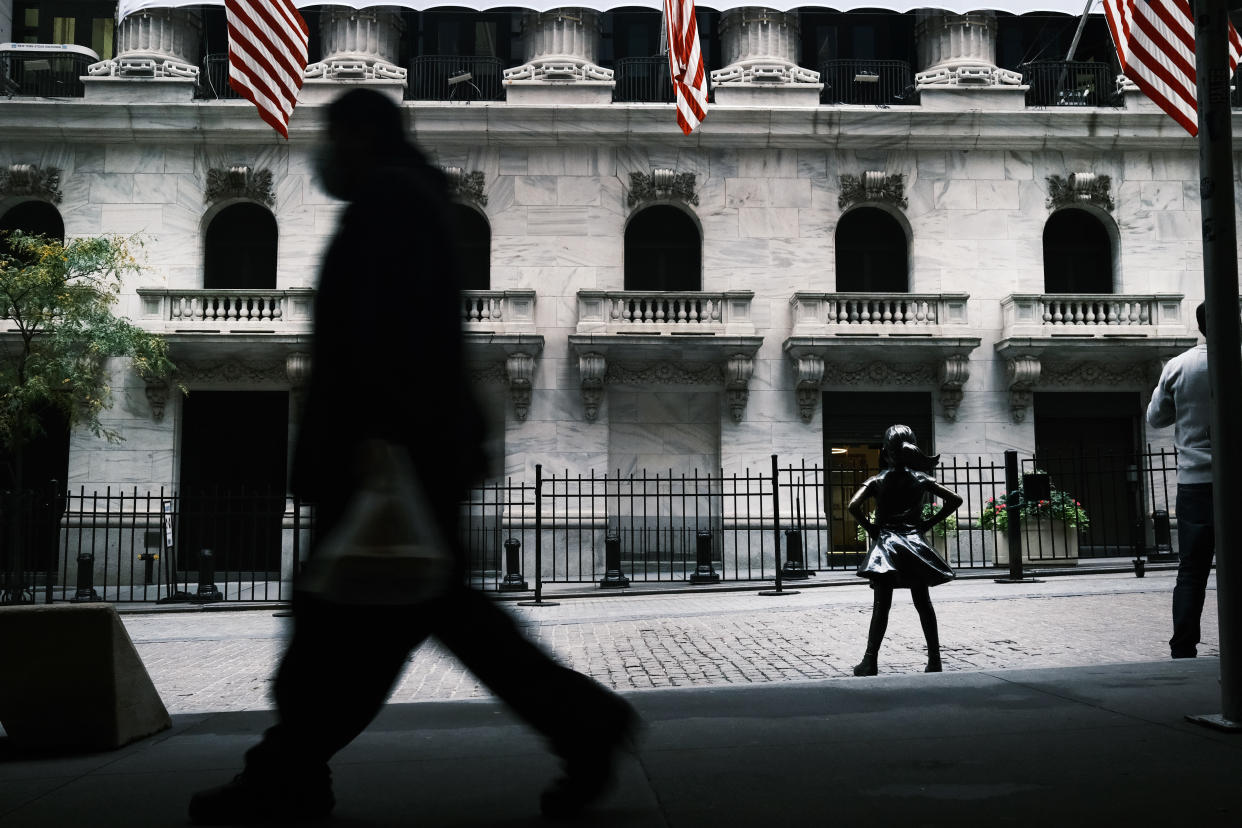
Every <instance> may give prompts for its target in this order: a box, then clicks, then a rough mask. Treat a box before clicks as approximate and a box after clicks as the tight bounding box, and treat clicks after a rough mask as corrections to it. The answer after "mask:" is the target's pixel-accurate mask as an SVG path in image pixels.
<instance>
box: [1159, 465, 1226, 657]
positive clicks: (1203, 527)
mask: <svg viewBox="0 0 1242 828" xmlns="http://www.w3.org/2000/svg"><path fill="white" fill-rule="evenodd" d="M1212 521H1213V510H1212V484H1211V483H1194V484H1179V485H1178V487H1177V543H1178V547H1179V549H1178V558H1179V563H1178V565H1177V585H1176V586H1175V587H1174V588H1173V637H1172V638H1170V639H1169V648H1170V649H1171V650H1172V653H1173V657H1174V658H1194V657H1195V656H1196V655H1198V654H1199V651H1198V646H1199V617H1200V616H1201V615H1202V614H1203V599H1204V595H1205V594H1206V593H1207V582H1208V575H1210V574H1211V572H1212V556H1213V554H1214V553H1215V551H1216V527H1215V525H1214V524H1213V522H1212Z"/></svg>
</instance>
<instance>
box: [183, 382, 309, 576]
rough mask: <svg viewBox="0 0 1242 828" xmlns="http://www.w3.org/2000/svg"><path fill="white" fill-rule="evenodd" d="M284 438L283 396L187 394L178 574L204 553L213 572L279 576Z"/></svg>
mask: <svg viewBox="0 0 1242 828" xmlns="http://www.w3.org/2000/svg"><path fill="white" fill-rule="evenodd" d="M288 433H289V394H288V392H285V391H194V392H192V393H191V394H190V395H189V396H187V397H186V398H185V402H184V408H183V416H182V436H181V509H180V514H179V516H178V517H179V522H178V551H179V552H180V554H179V556H178V558H179V560H178V565H179V567H180V568H182V569H189V570H191V571H193V570H195V569H197V565H198V553H199V550H200V549H211V550H212V552H213V553H214V555H215V560H216V569H217V572H220V573H225V572H229V573H271V574H276V573H279V571H280V553H281V517H282V515H283V514H284V510H285V491H286V484H285V478H286V461H287V457H286V455H287V444H288ZM221 579H222V580H227V578H226V577H224V576H223V574H222V575H221Z"/></svg>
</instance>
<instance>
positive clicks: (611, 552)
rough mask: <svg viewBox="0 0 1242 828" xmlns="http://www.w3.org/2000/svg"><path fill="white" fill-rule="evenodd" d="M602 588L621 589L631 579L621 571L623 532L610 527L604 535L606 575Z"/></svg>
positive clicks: (602, 580)
mask: <svg viewBox="0 0 1242 828" xmlns="http://www.w3.org/2000/svg"><path fill="white" fill-rule="evenodd" d="M599 585H600V587H601V588H602V589H620V588H623V587H627V586H629V585H630V579H629V578H627V577H625V573H624V572H622V571H621V533H620V532H618V531H617V530H615V529H609V530H608V533H607V534H606V535H604V577H603V579H601V580H600V582H599Z"/></svg>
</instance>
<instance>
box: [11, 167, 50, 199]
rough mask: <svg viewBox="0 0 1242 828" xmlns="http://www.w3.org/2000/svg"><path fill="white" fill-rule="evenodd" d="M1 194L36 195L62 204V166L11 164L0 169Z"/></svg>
mask: <svg viewBox="0 0 1242 828" xmlns="http://www.w3.org/2000/svg"><path fill="white" fill-rule="evenodd" d="M0 196H34V197H36V198H42V199H46V200H48V201H50V202H52V203H53V204H60V199H61V197H62V193H61V191H60V168H59V167H40V166H38V165H36V164H10V165H9V166H8V167H5V168H3V169H0Z"/></svg>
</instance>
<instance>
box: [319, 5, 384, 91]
mask: <svg viewBox="0 0 1242 828" xmlns="http://www.w3.org/2000/svg"><path fill="white" fill-rule="evenodd" d="M404 31H405V23H404V22H403V21H402V19H401V12H400V11H398V10H396V9H392V8H388V7H383V6H380V7H377V8H371V9H366V10H365V11H360V10H358V9H350V8H346V7H344V6H332V7H329V8H327V9H324V10H323V11H321V12H320V13H319V33H320V35H321V36H322V38H323V59H322V60H320V61H319V62H318V63H312V64H310V65H309V66H307V67H306V77H308V78H327V79H328V80H405V74H406V72H405V69H403V68H401V67H400V66H398V65H397V59H398V54H397V53H398V48H399V47H398V44H399V43H400V40H401V34H402V33H403V32H404Z"/></svg>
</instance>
